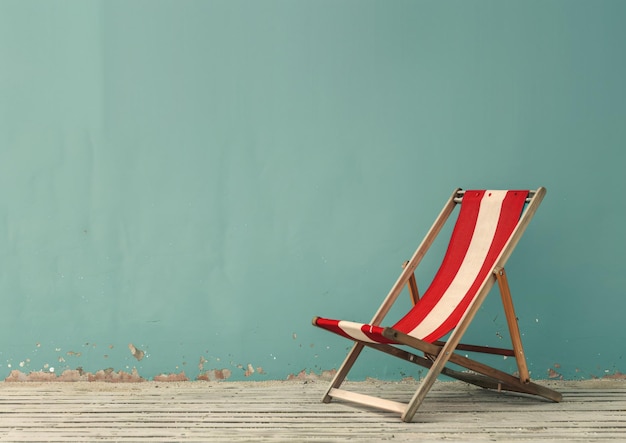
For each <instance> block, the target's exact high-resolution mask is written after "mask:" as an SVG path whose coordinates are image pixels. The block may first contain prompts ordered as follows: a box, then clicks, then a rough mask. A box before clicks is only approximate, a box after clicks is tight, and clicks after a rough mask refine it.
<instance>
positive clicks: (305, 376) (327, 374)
mask: <svg viewBox="0 0 626 443" xmlns="http://www.w3.org/2000/svg"><path fill="white" fill-rule="evenodd" d="M336 372H337V370H336V369H331V370H329V371H322V372H321V373H320V374H319V375H318V374H316V373H315V372H313V371H310V372H309V373H307V372H306V369H303V370H302V371H300V372H298V373H297V374H289V375H288V376H287V381H293V380H300V381H313V380H330V379H332V378H333V377H334V376H335V373H336Z"/></svg>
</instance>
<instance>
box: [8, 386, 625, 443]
mask: <svg viewBox="0 0 626 443" xmlns="http://www.w3.org/2000/svg"><path fill="white" fill-rule="evenodd" d="M544 384H547V385H549V386H551V387H553V388H555V389H557V390H559V391H561V392H562V393H563V394H564V401H563V402H562V403H558V404H555V403H548V402H545V401H541V400H537V399H531V398H528V397H523V396H516V395H510V394H504V393H497V392H489V391H486V390H482V389H479V388H475V387H472V386H468V385H465V384H463V383H460V382H438V383H436V384H435V386H434V388H433V389H432V390H431V392H430V393H429V395H428V396H427V398H426V401H425V402H424V403H423V405H422V407H421V408H420V410H419V411H418V413H417V415H416V417H415V419H414V421H413V422H412V423H404V422H402V421H401V420H400V419H399V417H398V416H397V415H396V414H392V413H387V412H381V411H377V410H373V409H368V408H364V407H357V406H353V405H350V404H347V403H341V402H339V401H336V402H333V403H330V404H323V403H321V402H320V398H321V396H322V394H323V392H324V390H325V388H326V385H327V383H326V382H322V381H309V382H303V381H289V382H279V381H274V382H241V383H239V382H221V383H211V382H182V383H158V382H145V383H136V384H132V383H125V384H113V383H88V382H74V383H59V382H56V383H32V382H31V383H0V441H12V442H18V441H63V442H71V441H220V442H230V441H232V442H235V441H272V442H278V441H284V442H300V441H302V442H304V441H316V442H332V441H346V440H352V441H386V440H390V441H417V440H419V441H444V440H447V441H499V442H500V441H567V442H572V441H580V442H582V441H584V442H589V441H626V381H624V380H592V381H583V382H545V383H544ZM346 386H347V387H348V388H349V389H352V390H357V391H359V392H362V393H366V394H370V395H380V394H384V395H385V396H386V398H390V399H393V400H397V401H407V400H408V399H409V398H410V396H411V394H412V392H413V391H414V390H415V384H414V383H410V382H400V383H393V382H379V381H367V382H359V383H348V384H347V385H346Z"/></svg>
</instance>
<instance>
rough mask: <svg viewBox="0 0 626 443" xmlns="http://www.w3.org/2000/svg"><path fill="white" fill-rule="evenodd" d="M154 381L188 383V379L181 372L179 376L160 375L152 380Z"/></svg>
mask: <svg viewBox="0 0 626 443" xmlns="http://www.w3.org/2000/svg"><path fill="white" fill-rule="evenodd" d="M153 380H154V381H164V382H170V381H189V378H188V377H187V376H186V375H185V372H184V371H183V372H181V373H179V374H161V375H156V376H155V377H154V379H153Z"/></svg>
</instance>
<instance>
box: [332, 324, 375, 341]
mask: <svg viewBox="0 0 626 443" xmlns="http://www.w3.org/2000/svg"><path fill="white" fill-rule="evenodd" d="M338 326H339V328H341V330H342V331H343V332H345V333H346V334H348V335H349V336H350V337H352V338H354V339H355V340H361V341H366V342H368V343H377V342H376V341H374V340H372V339H371V338H369V337H368V336H367V335H365V334H364V333H363V331H361V326H363V325H362V324H361V323H354V322H351V321H345V320H340V321H339V325H338Z"/></svg>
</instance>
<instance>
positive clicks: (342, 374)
mask: <svg viewBox="0 0 626 443" xmlns="http://www.w3.org/2000/svg"><path fill="white" fill-rule="evenodd" d="M363 347H364V345H363V343H359V342H356V343H355V344H354V346H353V347H352V349H351V350H350V352H349V353H348V356H347V357H346V359H345V360H344V362H343V364H342V365H341V367H340V368H339V370H338V371H337V373H336V374H335V376H334V377H333V380H332V381H331V383H330V386H329V387H328V390H327V391H326V393H325V394H324V397H323V398H322V401H323V402H324V403H330V401H331V400H332V396H331V395H330V391H332V390H333V389H337V388H339V386H341V384H342V383H343V382H344V380H345V379H346V376H347V375H348V372H350V369H352V366H353V365H354V362H355V361H356V359H357V358H358V356H359V354H361V351H362V350H363Z"/></svg>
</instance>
